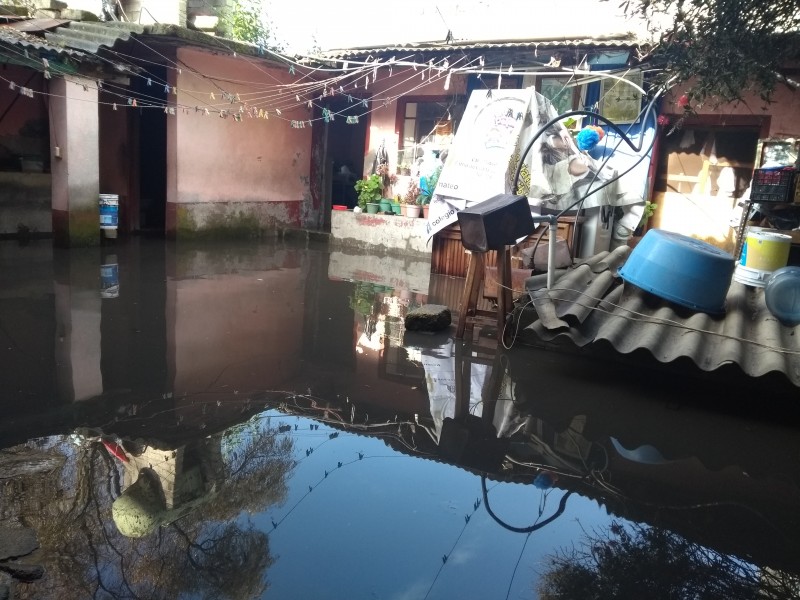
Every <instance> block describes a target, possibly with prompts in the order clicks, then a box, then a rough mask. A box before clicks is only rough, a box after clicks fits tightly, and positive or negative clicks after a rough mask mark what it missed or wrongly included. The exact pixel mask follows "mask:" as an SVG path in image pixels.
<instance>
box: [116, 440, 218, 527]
mask: <svg viewBox="0 0 800 600" xmlns="http://www.w3.org/2000/svg"><path fill="white" fill-rule="evenodd" d="M104 444H105V445H106V448H107V449H108V450H109V452H110V453H111V454H112V455H113V456H115V457H116V458H117V459H118V460H119V461H120V462H121V463H122V486H121V487H122V490H121V494H120V495H119V497H117V498H116V499H115V500H114V503H113V505H112V515H113V518H114V523H115V524H116V525H117V528H118V529H119V531H120V533H122V534H123V535H125V536H127V537H142V536H145V535H149V534H151V533H153V532H154V531H155V530H156V528H157V527H159V526H161V525H165V524H167V523H170V522H172V521H175V520H176V519H178V518H179V517H181V516H183V515H184V514H186V512H188V511H190V510H192V509H193V508H195V507H196V506H197V504H198V503H200V502H202V501H204V499H207V498H206V497H207V496H208V495H209V494H213V493H214V492H215V491H217V487H218V486H219V485H221V484H222V483H223V481H224V478H225V468H224V463H223V458H222V449H221V444H222V436H211V437H207V438H202V439H200V440H199V441H197V442H193V443H189V444H187V445H185V446H180V447H178V448H174V449H159V448H155V447H152V446H147V445H143V446H141V447H140V448H136V449H132V450H130V451H129V450H126V449H125V448H124V447H123V446H120V445H117V444H111V443H110V442H104Z"/></svg>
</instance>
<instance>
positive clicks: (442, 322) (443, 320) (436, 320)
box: [405, 304, 453, 331]
mask: <svg viewBox="0 0 800 600" xmlns="http://www.w3.org/2000/svg"><path fill="white" fill-rule="evenodd" d="M452 322H453V317H452V315H451V314H450V309H449V308H447V307H446V306H443V305H441V304H424V305H423V306H420V307H419V308H414V309H412V310H410V311H408V314H407V315H406V319H405V325H406V329H408V330H409V331H441V330H442V329H447V328H448V327H450V323H452Z"/></svg>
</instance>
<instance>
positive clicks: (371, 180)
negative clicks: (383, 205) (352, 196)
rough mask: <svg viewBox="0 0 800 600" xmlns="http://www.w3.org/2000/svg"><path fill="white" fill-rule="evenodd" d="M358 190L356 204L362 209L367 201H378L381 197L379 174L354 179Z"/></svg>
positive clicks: (381, 183)
mask: <svg viewBox="0 0 800 600" xmlns="http://www.w3.org/2000/svg"><path fill="white" fill-rule="evenodd" d="M355 188H356V192H358V205H359V206H360V207H361V208H362V209H364V208H366V207H367V203H368V202H380V201H381V198H382V197H383V180H382V178H381V176H380V175H378V174H374V175H370V176H369V177H366V178H364V179H359V180H358V181H356V185H355Z"/></svg>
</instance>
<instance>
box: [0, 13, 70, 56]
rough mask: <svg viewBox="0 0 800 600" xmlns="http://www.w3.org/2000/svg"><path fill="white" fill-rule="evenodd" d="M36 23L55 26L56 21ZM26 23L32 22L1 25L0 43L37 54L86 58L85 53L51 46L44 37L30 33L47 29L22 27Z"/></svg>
mask: <svg viewBox="0 0 800 600" xmlns="http://www.w3.org/2000/svg"><path fill="white" fill-rule="evenodd" d="M36 21H47V22H49V24H50V25H53V22H54V21H55V19H37V20H36ZM25 23H30V21H23V22H17V23H14V24H10V25H0V41H2V42H5V43H6V44H11V45H14V46H19V47H21V48H23V49H25V48H29V49H32V50H36V51H37V52H48V53H53V54H59V55H63V56H70V57H73V58H82V57H85V54H84V53H83V52H79V51H77V50H73V49H71V48H65V47H63V46H60V45H56V44H50V43H48V42H46V41H45V40H44V39H43V38H42V37H40V36H37V35H33V34H32V33H29V32H34V31H37V32H38V31H44V30H45V29H44V28H34V29H30V27H32V26H31V25H28V26H27V28H23V27H21V26H22V25H23V24H25ZM56 26H57V25H56Z"/></svg>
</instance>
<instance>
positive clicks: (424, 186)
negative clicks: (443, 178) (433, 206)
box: [417, 167, 442, 206]
mask: <svg viewBox="0 0 800 600" xmlns="http://www.w3.org/2000/svg"><path fill="white" fill-rule="evenodd" d="M441 174H442V167H437V168H436V170H435V171H434V172H433V173H431V174H430V176H428V177H420V180H419V182H420V185H419V190H420V192H419V195H418V196H417V204H419V205H420V206H425V205H426V204H430V203H431V198H433V192H434V191H435V190H436V184H437V183H438V182H439V175H441Z"/></svg>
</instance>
